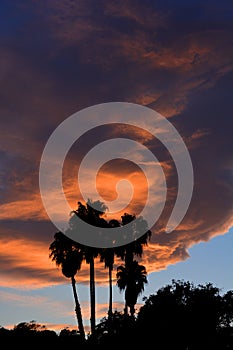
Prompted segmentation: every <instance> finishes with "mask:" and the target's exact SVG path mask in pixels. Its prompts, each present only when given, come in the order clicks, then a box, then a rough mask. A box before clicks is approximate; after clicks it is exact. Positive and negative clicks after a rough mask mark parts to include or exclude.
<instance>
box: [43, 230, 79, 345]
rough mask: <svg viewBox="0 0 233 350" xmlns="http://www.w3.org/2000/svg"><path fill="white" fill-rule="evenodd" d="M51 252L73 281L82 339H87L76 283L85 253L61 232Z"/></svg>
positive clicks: (55, 239) (64, 272)
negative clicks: (76, 276)
mask: <svg viewBox="0 0 233 350" xmlns="http://www.w3.org/2000/svg"><path fill="white" fill-rule="evenodd" d="M49 250H50V254H49V256H50V258H51V259H52V261H55V263H56V265H57V266H61V268H62V273H63V275H64V276H65V277H67V278H70V279H71V285H72V289H73V295H74V300H75V312H76V316H77V321H78V327H79V332H80V335H81V337H82V338H83V339H85V331H84V326H83V320H82V312H81V306H80V303H79V298H78V293H77V290H76V281H75V275H76V273H77V271H79V270H80V268H81V264H82V261H83V251H82V249H81V248H80V247H78V245H77V244H75V243H74V242H73V241H72V240H70V239H69V238H67V237H66V236H65V235H64V234H63V233H61V232H57V233H56V234H55V235H54V241H53V242H52V243H51V245H50V247H49Z"/></svg>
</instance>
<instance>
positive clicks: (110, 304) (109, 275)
mask: <svg viewBox="0 0 233 350" xmlns="http://www.w3.org/2000/svg"><path fill="white" fill-rule="evenodd" d="M108 278H109V308H108V316H109V318H112V266H109V268H108Z"/></svg>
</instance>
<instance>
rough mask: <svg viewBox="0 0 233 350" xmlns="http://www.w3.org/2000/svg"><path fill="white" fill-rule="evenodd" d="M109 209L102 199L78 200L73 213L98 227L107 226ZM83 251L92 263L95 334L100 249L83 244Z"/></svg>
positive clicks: (93, 327) (92, 329)
mask: <svg viewBox="0 0 233 350" xmlns="http://www.w3.org/2000/svg"><path fill="white" fill-rule="evenodd" d="M106 210H107V207H106V205H105V204H104V203H103V202H100V201H94V202H93V201H91V200H90V199H88V201H87V202H86V203H85V204H82V203H81V202H78V208H77V209H76V210H74V211H73V212H72V213H73V214H74V215H75V216H76V217H78V218H80V219H82V220H83V221H85V222H87V223H88V224H91V225H93V226H96V227H107V226H108V224H107V222H106V220H104V219H103V217H102V216H103V215H104V213H105V211H106ZM71 220H72V219H71ZM83 253H84V257H85V260H86V262H87V264H89V265H90V304H91V317H90V321H91V334H92V335H93V336H94V333H95V327H96V312H95V258H96V257H97V256H98V255H99V253H100V249H99V248H94V247H89V246H83Z"/></svg>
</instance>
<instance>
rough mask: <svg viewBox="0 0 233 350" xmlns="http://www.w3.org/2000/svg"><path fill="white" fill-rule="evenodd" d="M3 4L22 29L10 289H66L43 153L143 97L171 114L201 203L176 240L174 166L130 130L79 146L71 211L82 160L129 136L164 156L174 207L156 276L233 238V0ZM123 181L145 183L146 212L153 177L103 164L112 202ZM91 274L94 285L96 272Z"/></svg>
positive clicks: (137, 199)
mask: <svg viewBox="0 0 233 350" xmlns="http://www.w3.org/2000/svg"><path fill="white" fill-rule="evenodd" d="M2 7H3V12H2V13H3V14H4V15H5V17H6V18H9V21H10V22H9V23H11V24H9V25H8V24H7V21H6V22H4V24H3V26H5V27H6V28H5V27H4V28H3V30H2V32H1V34H0V41H1V49H0V64H1V72H0V76H1V80H0V89H1V94H0V101H1V104H0V113H1V130H0V135H1V145H0V147H1V148H0V158H1V166H0V176H1V178H0V190H1V197H0V217H1V232H0V235H1V236H0V252H1V260H0V263H1V284H2V286H5V287H9V286H10V287H21V288H22V287H23V286H24V287H26V286H27V287H29V288H39V287H43V286H50V285H53V284H58V283H64V278H63V277H62V276H61V273H60V274H59V273H58V272H57V270H56V268H55V266H54V264H52V263H51V261H50V260H49V258H48V247H49V244H50V243H51V241H52V240H53V235H54V233H55V232H56V228H55V227H54V226H53V225H52V224H51V223H50V222H49V220H48V217H47V214H46V212H45V210H44V208H43V205H42V202H41V198H40V193H39V180H38V169H39V163H40V157H41V154H42V151H43V148H44V145H45V143H46V141H47V139H48V137H49V136H50V134H51V132H52V131H53V130H54V129H55V128H56V127H57V126H58V125H59V123H61V122H62V121H63V120H65V119H66V118H67V117H68V116H69V115H71V114H73V113H75V112H77V111H78V110H81V109H82V108H84V107H88V106H91V105H94V104H97V103H104V102H111V101H126V102H134V103H138V104H142V105H146V106H149V107H151V108H152V109H154V110H156V111H158V112H160V113H162V114H163V115H164V116H165V117H167V118H169V120H170V121H171V122H172V123H173V125H174V126H175V127H176V128H177V130H178V131H179V133H180V134H181V136H182V137H183V139H184V141H185V142H186V145H187V147H188V149H189V151H190V155H191V158H192V162H193V167H194V179H195V182H194V192H193V198H192V201H191V204H190V207H189V209H188V212H187V214H186V216H185V218H184V220H183V221H182V223H181V224H180V225H179V227H178V228H177V229H176V231H174V232H172V233H171V234H165V233H164V226H165V223H166V221H167V219H168V216H169V213H170V212H171V209H172V207H173V205H174V200H175V196H176V186H177V178H176V172H175V168H174V164H173V162H172V160H171V159H170V157H169V155H168V154H167V153H166V152H165V150H164V148H163V147H162V146H161V145H159V144H158V142H157V141H156V140H155V139H154V138H152V137H151V135H148V134H146V133H144V132H142V131H140V130H138V129H132V128H126V129H125V128H123V127H122V126H121V125H118V126H115V127H114V128H107V127H105V128H104V127H103V128H102V129H99V130H97V131H94V132H92V133H91V132H90V133H88V134H87V135H86V136H84V137H83V138H82V139H81V140H79V141H78V142H77V145H74V147H73V148H72V150H71V151H70V154H69V155H68V157H67V159H66V162H65V167H64V190H65V193H66V195H67V198H68V200H69V202H70V204H71V206H73V207H75V206H76V203H77V201H78V200H79V189H78V187H77V182H76V177H77V170H78V165H79V162H80V161H81V159H82V157H83V156H84V155H85V153H86V152H87V151H88V150H89V149H91V148H92V147H93V146H94V145H95V144H96V143H98V142H100V141H103V140H105V139H108V138H109V137H115V136H117V135H119V134H121V135H124V136H125V137H132V138H134V139H135V140H137V141H138V142H141V143H142V144H144V145H145V146H146V147H148V148H149V149H150V150H151V151H152V152H154V154H155V155H156V156H157V157H158V158H159V160H160V162H161V164H162V166H163V168H164V171H165V173H166V175H167V180H168V194H169V196H168V202H167V205H166V208H165V211H164V213H163V215H162V217H161V218H160V220H159V222H158V223H157V224H156V225H155V226H154V227H153V229H152V231H153V236H152V238H151V242H150V243H149V245H148V247H147V248H145V254H144V256H143V263H145V265H146V266H147V269H148V272H152V271H157V270H160V269H164V268H166V267H167V266H168V265H169V264H174V263H176V262H179V261H182V260H184V259H186V258H188V257H189V253H188V249H189V248H190V247H191V246H192V245H194V244H196V243H198V242H200V241H208V240H210V239H211V238H212V237H214V236H216V235H220V234H224V233H226V232H227V231H228V229H229V228H230V227H231V226H232V208H233V201H232V198H233V196H232V155H233V154H232V150H233V145H232V118H231V114H232V108H233V100H232V94H231V92H232V90H233V64H232V57H233V45H232V44H233V42H232V38H233V35H232V31H233V25H232V18H231V16H230V13H231V14H232V5H231V4H230V2H229V1H223V2H222V3H221V7H220V6H219V4H218V3H217V2H216V1H213V2H205V3H203V2H199V1H195V2H194V1H191V2H189V5H187V6H186V5H185V4H184V2H183V1H178V2H176V5H171V4H170V2H169V1H165V2H155V1H151V0H146V1H143V2H140V1H130V0H127V1H98V2H96V1H93V0H88V1H84V0H80V1H76V2H73V1H69V0H51V1H46V2H43V1H42V2H38V1H28V2H27V4H26V3H25V4H22V3H21V2H18V1H12V2H10V3H7V2H4V4H3V5H2ZM228 14H229V15H228ZM127 151H128V150H127ZM122 176H123V177H126V178H128V179H129V180H130V181H132V184H133V186H134V197H133V200H132V202H131V204H130V206H129V207H128V208H127V210H128V211H132V212H133V213H138V212H140V209H141V207H142V206H143V204H144V201H145V198H146V182H145V179H144V177H143V174H141V172H140V170H139V169H138V168H137V167H135V166H133V165H131V164H130V163H129V162H128V163H126V162H124V161H121V162H120V161H119V160H118V162H116V163H115V164H114V163H112V164H106V165H105V166H103V168H102V169H101V171H100V172H99V174H98V178H97V187H98V190H99V191H100V193H101V194H102V195H103V198H104V199H106V200H109V199H114V198H115V196H116V191H115V185H116V183H117V181H118V180H119V179H120V178H121V177H122ZM51 195H52V194H51ZM97 266H98V267H99V269H98V274H97V281H98V282H100V283H102V284H104V283H106V281H107V273H106V271H105V270H104V268H103V266H102V267H101V264H100V263H97ZM79 279H80V280H82V282H83V283H86V282H87V281H88V266H83V269H82V271H81V272H80V274H79Z"/></svg>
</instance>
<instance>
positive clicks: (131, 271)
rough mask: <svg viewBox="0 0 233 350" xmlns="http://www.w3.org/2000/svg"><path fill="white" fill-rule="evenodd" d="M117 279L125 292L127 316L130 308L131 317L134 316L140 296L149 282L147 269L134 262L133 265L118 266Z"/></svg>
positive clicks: (118, 284)
mask: <svg viewBox="0 0 233 350" xmlns="http://www.w3.org/2000/svg"><path fill="white" fill-rule="evenodd" d="M116 277H117V286H118V287H119V289H120V291H122V290H125V314H126V315H127V314H128V307H129V309H130V315H131V316H134V313H135V308H134V307H135V305H136V303H137V299H138V296H139V295H140V294H141V293H142V292H143V291H144V284H145V283H147V282H148V281H147V272H146V268H145V266H143V265H139V263H138V262H137V261H136V260H134V261H133V262H132V263H131V264H127V265H121V266H118V268H117V274H116Z"/></svg>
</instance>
